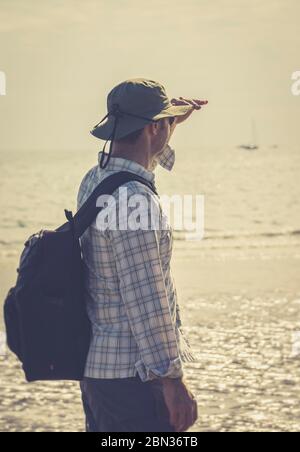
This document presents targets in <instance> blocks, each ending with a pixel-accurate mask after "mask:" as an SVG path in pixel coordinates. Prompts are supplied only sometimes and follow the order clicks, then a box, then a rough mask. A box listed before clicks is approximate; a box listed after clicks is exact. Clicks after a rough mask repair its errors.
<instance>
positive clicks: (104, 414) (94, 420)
mask: <svg viewBox="0 0 300 452" xmlns="http://www.w3.org/2000/svg"><path fill="white" fill-rule="evenodd" d="M80 389H81V393H82V402H83V407H84V411H85V416H86V431H87V432H174V431H175V430H174V429H173V427H172V426H171V425H170V423H169V413H168V409H167V406H166V404H165V401H164V398H163V393H162V386H161V382H160V381H159V380H157V379H156V380H151V381H147V382H145V383H143V382H142V380H141V379H140V377H139V375H138V374H137V375H136V376H135V377H130V378H116V379H94V378H84V380H83V381H82V382H80Z"/></svg>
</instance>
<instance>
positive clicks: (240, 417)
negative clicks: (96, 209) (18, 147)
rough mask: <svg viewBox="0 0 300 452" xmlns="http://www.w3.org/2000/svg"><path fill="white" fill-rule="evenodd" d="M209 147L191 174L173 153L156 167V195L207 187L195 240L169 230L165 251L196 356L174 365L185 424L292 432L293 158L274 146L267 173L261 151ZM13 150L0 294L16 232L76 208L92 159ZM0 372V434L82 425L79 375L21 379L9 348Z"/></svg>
mask: <svg viewBox="0 0 300 452" xmlns="http://www.w3.org/2000/svg"><path fill="white" fill-rule="evenodd" d="M195 152H196V150H195ZM212 152H214V153H213V154H212V155H211V154H209V156H208V154H207V156H208V157H207V160H205V159H204V160H203V164H199V166H198V167H197V172H196V169H195V170H194V171H195V172H194V173H193V172H192V171H193V168H192V162H189V161H184V156H181V155H179V156H178V160H179V163H178V164H177V166H176V169H175V176H172V175H166V176H165V173H162V172H159V174H158V176H159V182H160V188H161V190H163V191H165V192H169V193H173V192H174V191H175V189H176V188H178V187H179V192H180V193H184V192H187V193H204V194H205V196H206V222H205V237H204V239H203V240H202V241H195V242H193V241H186V240H184V239H183V238H182V235H181V234H180V233H178V231H175V242H174V255H173V260H172V268H173V274H174V277H175V281H176V285H177V291H178V297H179V303H180V306H181V312H182V321H183V326H184V328H185V330H186V332H187V335H188V338H189V339H190V343H191V345H192V347H193V348H194V350H195V351H196V352H197V353H198V354H199V356H200V361H199V362H196V363H187V364H185V365H184V372H185V380H186V382H187V384H188V386H189V388H190V389H191V391H192V392H193V393H194V395H195V396H196V398H197V401H198V411H199V418H198V421H197V423H196V424H195V425H194V426H193V427H192V428H191V429H190V431H191V432H193V431H194V432H198V431H199V432H202V431H224V432H229V431H231V432H239V431H241V432H248V431H274V432H277V431H290V432H292V431H299V428H300V356H299V353H300V351H299V353H295V337H297V336H296V335H297V332H298V331H300V284H299V274H300V240H299V228H298V227H297V226H298V225H299V218H300V216H299V199H300V197H299V186H298V184H297V176H296V174H297V171H298V170H299V155H298V153H295V152H292V151H291V153H290V154H288V155H287V153H286V151H285V150H284V151H282V153H281V154H280V152H278V154H279V156H277V157H278V158H277V159H276V160H274V163H273V167H272V171H271V170H270V167H269V161H271V152H270V151H269V150H268V149H266V150H262V151H261V152H260V153H259V154H258V153H257V154H255V155H249V154H241V153H240V152H241V151H237V150H235V149H231V150H229V151H228V153H223V152H220V150H215V151H212ZM70 155H72V171H69V172H67V171H66V168H69V163H70ZM194 155H195V154H194ZM233 156H235V157H236V160H234V159H233ZM17 157H18V158H16V156H15V157H14V156H12V155H11V154H10V155H7V156H4V155H3V154H1V167H2V175H3V177H2V180H1V195H2V197H1V206H2V212H3V215H2V220H1V223H0V234H1V236H0V239H1V241H0V296H1V301H3V299H4V297H5V295H6V293H7V291H8V289H9V287H10V286H12V285H13V284H14V283H15V278H16V271H15V270H16V267H17V264H18V258H19V253H20V251H21V250H22V247H23V242H24V240H25V239H26V238H27V236H28V235H29V234H30V233H32V232H35V231H37V230H39V229H40V227H42V226H43V227H45V226H47V227H50V228H51V227H52V228H53V227H55V226H58V225H59V224H60V223H62V222H63V221H64V217H63V208H74V207H75V196H74V195H75V193H76V188H77V187H78V185H79V182H80V180H81V177H83V174H84V172H85V170H87V169H88V168H89V167H90V166H92V164H96V162H95V155H94V156H92V155H88V156H86V155H85V154H82V153H78V154H75V155H73V154H70V153H64V154H61V155H59V156H58V154H57V158H56V159H50V158H49V156H47V155H46V154H41V155H37V154H34V155H33V154H31V153H29V154H26V155H25V154H22V155H21V154H18V155H17ZM217 157H218V158H217ZM219 157H220V159H221V160H219ZM222 159H223V160H222ZM12 161H14V162H15V163H14V165H12ZM234 161H237V163H235V164H234V163H232V162H234ZM32 162H34V164H32ZM216 162H217V163H216ZM235 165H237V166H238V167H239V168H240V169H239V171H238V174H237V173H236V166H235ZM254 173H255V177H256V181H259V180H261V181H263V180H264V179H265V178H266V177H267V176H268V184H263V183H261V184H259V183H258V182H254V181H253V179H252V178H251V177H250V176H251V174H254ZM178 175H181V178H178V177H177V176H178ZM266 175H267V176H266ZM271 175H273V176H272V178H271ZM233 180H234V181H235V183H234V186H232V183H231V181H233ZM7 193H10V196H3V194H7ZM274 199H275V200H276V202H275V201H274ZM1 330H2V331H3V319H2V309H1ZM296 352H297V350H296ZM0 378H1V397H0V430H1V431H6V432H7V431H9V432H13V431H35V432H38V431H57V432H58V431H84V417H83V410H82V406H81V400H80V392H79V386H78V383H74V382H38V383H30V384H28V383H26V382H25V380H24V374H23V372H22V370H21V369H20V365H19V363H18V362H17V360H16V359H15V358H14V356H13V355H12V354H10V353H8V354H7V355H6V356H3V357H0Z"/></svg>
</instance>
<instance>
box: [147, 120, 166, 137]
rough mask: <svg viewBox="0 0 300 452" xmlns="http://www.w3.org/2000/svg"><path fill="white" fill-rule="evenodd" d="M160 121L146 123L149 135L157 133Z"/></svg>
mask: <svg viewBox="0 0 300 452" xmlns="http://www.w3.org/2000/svg"><path fill="white" fill-rule="evenodd" d="M160 123H161V121H155V122H151V123H150V124H147V126H146V127H148V130H149V132H150V133H151V135H157V134H158V132H159V131H160V129H161V127H162V125H161V124H160Z"/></svg>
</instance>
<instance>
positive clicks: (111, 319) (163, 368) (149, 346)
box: [77, 145, 198, 381]
mask: <svg viewBox="0 0 300 452" xmlns="http://www.w3.org/2000/svg"><path fill="white" fill-rule="evenodd" d="M173 155H174V151H173V152H172V149H171V148H170V147H169V145H167V148H166V151H165V153H164V159H163V160H161V162H160V164H161V165H162V166H165V167H167V166H168V162H169V164H171V166H172V165H173V163H174V161H172V158H173ZM100 157H101V153H99V161H100ZM119 171H130V172H132V173H135V174H138V175H140V176H142V177H144V178H145V179H146V180H148V181H151V182H154V174H153V172H150V171H146V170H145V168H144V167H142V166H141V165H139V164H137V163H135V162H133V161H130V160H125V159H122V158H111V160H110V162H109V164H108V166H107V167H106V168H105V169H104V170H102V169H100V166H99V165H96V166H95V167H93V168H92V169H90V171H89V172H88V173H87V174H86V176H85V177H84V178H83V180H82V182H81V185H80V189H79V193H78V198H77V204H78V208H79V207H80V206H81V205H82V204H83V203H84V201H85V200H86V199H87V197H88V196H89V195H90V194H91V192H92V191H93V190H94V188H95V187H96V186H97V185H98V184H99V182H101V181H102V180H104V179H105V178H106V177H107V176H110V175H111V174H114V173H116V172H119ZM123 187H126V188H127V190H128V197H130V196H131V195H135V194H142V195H144V196H147V197H148V199H151V200H152V201H154V202H155V203H156V205H158V206H159V209H160V210H159V212H160V215H161V216H162V217H164V219H163V221H166V218H165V216H164V214H163V212H162V210H161V206H160V204H159V198H158V197H157V196H156V195H155V194H154V193H153V192H152V191H151V190H150V189H148V187H146V186H144V185H142V184H140V183H139V182H135V181H133V182H129V183H127V184H126V185H124V186H123ZM123 187H122V188H123ZM113 196H114V198H115V200H116V208H117V213H118V211H119V205H118V190H117V191H116V192H115V193H114V194H113ZM165 224H167V227H165ZM81 247H82V255H83V261H84V266H85V287H86V294H85V296H86V303H87V311H88V316H89V318H90V320H91V323H92V340H91V345H90V350H89V354H88V358H87V363H86V368H85V376H86V377H90V378H125V377H132V376H135V375H136V373H137V372H138V373H139V376H140V377H141V380H142V381H148V380H152V379H153V378H157V377H165V376H168V377H172V378H176V377H180V376H182V375H183V366H182V362H185V361H197V359H198V358H197V356H196V355H195V354H194V352H193V351H192V350H191V348H190V345H189V342H188V340H187V338H186V337H185V335H184V332H183V330H182V324H181V320H180V311H179V306H178V302H177V297H176V290H175V287H174V283H173V279H172V275H171V271H170V260H171V255H172V231H171V227H170V226H169V225H168V223H164V228H162V229H161V230H159V229H158V230H142V229H139V230H137V231H132V230H110V229H109V228H107V229H106V230H104V229H103V230H99V228H97V226H96V220H95V221H94V223H92V225H91V226H90V227H89V228H88V229H87V230H86V231H85V233H84V234H83V235H82V237H81Z"/></svg>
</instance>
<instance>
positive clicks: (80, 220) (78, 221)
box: [73, 171, 157, 237]
mask: <svg viewBox="0 0 300 452" xmlns="http://www.w3.org/2000/svg"><path fill="white" fill-rule="evenodd" d="M131 181H136V182H140V183H141V184H143V185H145V186H147V187H148V188H150V190H152V191H153V192H154V193H155V194H156V195H157V191H156V188H155V186H154V184H153V183H151V182H149V181H147V180H146V179H144V178H143V177H141V176H138V175H137V174H134V173H130V172H129V171H120V172H119V173H116V174H113V175H111V176H108V177H107V178H106V179H104V180H103V181H102V182H100V184H99V185H98V186H97V187H96V188H95V189H94V191H93V192H92V193H91V195H90V196H89V197H88V199H87V200H86V201H85V202H84V204H83V205H82V206H81V207H80V209H79V210H78V211H77V212H76V214H75V215H74V217H73V222H74V223H73V224H74V229H75V234H76V237H81V236H82V234H83V233H84V231H85V230H86V229H87V228H88V227H89V226H90V225H91V224H92V222H93V221H94V219H95V218H96V216H97V214H98V213H99V212H100V210H101V208H100V207H97V206H96V201H97V198H98V197H99V196H101V195H112V194H113V192H114V191H115V190H117V189H118V188H119V187H121V186H122V185H124V184H126V183H127V182H131Z"/></svg>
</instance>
